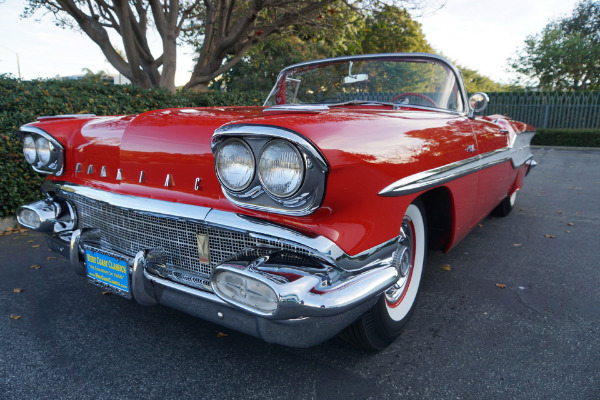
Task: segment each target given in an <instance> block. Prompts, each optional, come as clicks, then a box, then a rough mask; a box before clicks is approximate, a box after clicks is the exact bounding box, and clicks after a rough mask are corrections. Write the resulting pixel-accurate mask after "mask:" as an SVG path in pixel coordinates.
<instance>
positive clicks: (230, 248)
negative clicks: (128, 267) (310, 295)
mask: <svg viewBox="0 0 600 400" xmlns="http://www.w3.org/2000/svg"><path fill="white" fill-rule="evenodd" d="M61 196H63V197H64V198H66V199H68V200H69V201H70V202H71V203H72V204H73V205H74V206H75V209H76V211H77V217H78V226H77V228H79V229H83V228H96V229H99V230H100V232H101V234H102V242H103V243H102V244H103V245H106V246H107V247H109V248H110V249H113V250H116V251H118V252H121V253H123V254H126V255H128V256H130V257H133V256H134V255H135V254H136V253H137V252H138V251H140V250H144V249H154V248H162V249H164V250H166V252H167V254H168V256H167V259H168V262H167V271H165V277H166V278H167V279H171V280H173V281H176V282H179V283H182V284H184V285H187V286H192V287H196V288H200V289H203V290H211V289H210V281H209V279H210V274H211V272H212V270H213V269H214V268H215V267H216V266H217V265H219V264H221V263H223V262H225V261H228V260H231V259H233V258H234V257H235V256H236V255H238V254H241V253H244V252H248V251H250V250H253V249H257V248H270V249H272V250H287V251H291V252H295V253H299V254H302V255H310V254H311V253H310V252H309V251H308V250H306V249H304V248H302V247H297V246H294V245H293V244H288V243H282V242H280V241H279V240H278V239H277V238H273V239H272V240H269V239H264V238H255V237H252V236H250V235H249V234H248V233H245V232H238V231H235V230H227V229H223V228H220V227H214V226H210V225H208V224H207V223H206V222H203V221H189V220H181V219H178V218H177V217H171V216H168V215H156V214H149V213H144V212H142V211H137V210H131V209H126V208H121V207H117V206H113V205H111V204H106V203H103V202H100V201H96V200H93V199H89V198H87V197H84V196H81V195H78V194H74V193H68V192H63V193H61ZM196 234H201V235H208V237H209V249H210V263H204V262H200V260H199V255H198V241H197V237H196ZM272 250H271V251H272Z"/></svg>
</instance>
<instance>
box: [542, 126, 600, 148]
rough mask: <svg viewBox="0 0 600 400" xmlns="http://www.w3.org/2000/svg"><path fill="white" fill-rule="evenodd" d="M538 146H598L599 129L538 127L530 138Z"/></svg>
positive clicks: (599, 144)
mask: <svg viewBox="0 0 600 400" xmlns="http://www.w3.org/2000/svg"><path fill="white" fill-rule="evenodd" d="M531 144H533V145H538V146H568V147H600V129H538V130H537V133H536V135H535V136H534V137H533V139H532V140H531Z"/></svg>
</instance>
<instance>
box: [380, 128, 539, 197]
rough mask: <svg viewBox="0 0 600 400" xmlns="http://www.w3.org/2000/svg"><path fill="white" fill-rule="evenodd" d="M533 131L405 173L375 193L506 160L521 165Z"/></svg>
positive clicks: (427, 184) (419, 187)
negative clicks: (507, 142) (471, 154)
mask: <svg viewBox="0 0 600 400" xmlns="http://www.w3.org/2000/svg"><path fill="white" fill-rule="evenodd" d="M533 135H535V132H529V131H528V132H522V133H519V134H518V135H516V137H515V138H514V139H513V141H512V143H511V144H510V145H509V146H507V147H504V148H501V149H497V150H494V151H490V152H488V153H484V154H480V155H477V156H475V157H470V158H467V159H464V160H461V161H457V162H454V163H450V164H446V165H443V166H441V167H437V168H433V169H430V170H428V171H424V172H419V173H417V174H413V175H410V176H407V177H405V178H402V179H400V180H398V181H396V182H394V183H392V184H391V185H388V186H386V187H385V188H383V189H382V190H381V191H380V192H379V193H378V194H379V195H380V196H385V197H393V196H404V195H407V194H413V193H418V192H420V191H423V190H426V189H430V188H433V187H435V186H438V185H442V184H444V183H447V182H450V181H452V180H455V179H458V178H460V177H463V176H465V175H468V174H472V173H474V172H478V171H481V170H483V169H486V168H489V167H493V166H494V165H498V164H501V163H504V162H508V161H510V162H511V165H512V167H513V168H514V169H517V168H520V167H521V166H522V165H523V164H525V163H526V162H527V160H529V159H531V157H533V154H532V153H531V150H530V145H529V143H530V141H531V138H532V137H533Z"/></svg>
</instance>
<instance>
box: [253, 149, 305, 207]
mask: <svg viewBox="0 0 600 400" xmlns="http://www.w3.org/2000/svg"><path fill="white" fill-rule="evenodd" d="M258 176H259V178H260V181H261V182H262V184H263V186H264V188H265V189H266V190H267V191H268V192H269V193H271V194H272V195H274V196H277V197H289V196H291V195H293V194H294V193H296V191H297V190H298V189H299V188H300V186H301V185H302V179H303V177H304V163H303V161H302V156H301V155H300V153H299V152H298V150H296V148H295V147H294V146H293V145H291V144H290V143H288V142H287V141H284V140H272V141H270V142H269V143H268V144H267V145H266V146H265V147H264V148H263V150H262V152H261V153H260V158H259V161H258Z"/></svg>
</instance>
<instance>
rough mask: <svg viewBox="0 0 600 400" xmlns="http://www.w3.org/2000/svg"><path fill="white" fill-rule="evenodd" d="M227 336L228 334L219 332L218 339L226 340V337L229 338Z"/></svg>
mask: <svg viewBox="0 0 600 400" xmlns="http://www.w3.org/2000/svg"><path fill="white" fill-rule="evenodd" d="M227 336H229V335H228V334H227V333H223V332H217V337H218V338H224V337H227Z"/></svg>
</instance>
